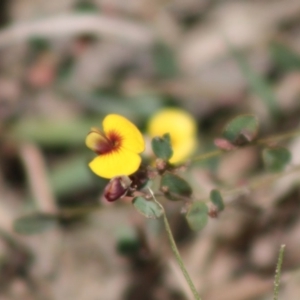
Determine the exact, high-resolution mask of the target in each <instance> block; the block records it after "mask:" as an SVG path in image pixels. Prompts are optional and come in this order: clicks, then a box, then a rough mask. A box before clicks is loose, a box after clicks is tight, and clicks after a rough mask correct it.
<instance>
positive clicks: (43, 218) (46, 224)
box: [13, 213, 57, 235]
mask: <svg viewBox="0 0 300 300" xmlns="http://www.w3.org/2000/svg"><path fill="white" fill-rule="evenodd" d="M56 225H57V218H56V217H55V216H53V215H49V214H45V213H35V214H31V215H27V216H23V217H20V218H18V219H16V220H15V221H14V224H13V227H14V230H15V231H16V232H17V233H20V234H27V235H31V234H38V233H42V232H45V231H47V230H49V229H52V228H54V227H55V226H56Z"/></svg>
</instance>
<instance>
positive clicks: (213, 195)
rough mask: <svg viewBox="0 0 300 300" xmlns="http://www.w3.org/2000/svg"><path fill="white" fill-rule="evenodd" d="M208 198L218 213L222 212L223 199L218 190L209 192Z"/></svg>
mask: <svg viewBox="0 0 300 300" xmlns="http://www.w3.org/2000/svg"><path fill="white" fill-rule="evenodd" d="M209 197H210V201H211V202H212V203H213V204H214V205H215V206H216V207H217V208H218V210H219V211H222V210H224V208H225V206H224V202H223V198H222V195H221V193H220V192H219V191H218V190H216V189H214V190H211V192H210V195H209Z"/></svg>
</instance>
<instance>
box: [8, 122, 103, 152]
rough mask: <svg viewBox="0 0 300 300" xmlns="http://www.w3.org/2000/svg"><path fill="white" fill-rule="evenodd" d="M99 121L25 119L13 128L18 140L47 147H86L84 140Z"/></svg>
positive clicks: (14, 135) (12, 133) (13, 133)
mask: <svg viewBox="0 0 300 300" xmlns="http://www.w3.org/2000/svg"><path fill="white" fill-rule="evenodd" d="M98 123H99V119H72V120H56V119H47V120H45V119H41V118H31V119H23V120H21V121H19V122H17V123H16V125H15V126H13V127H12V132H11V133H10V134H11V135H12V136H13V137H15V138H16V139H21V140H25V141H32V142H34V143H37V144H39V145H41V146H46V147H72V146H80V145H81V146H82V147H83V146H84V139H85V137H86V135H87V134H88V132H89V130H90V128H91V127H93V126H95V124H98Z"/></svg>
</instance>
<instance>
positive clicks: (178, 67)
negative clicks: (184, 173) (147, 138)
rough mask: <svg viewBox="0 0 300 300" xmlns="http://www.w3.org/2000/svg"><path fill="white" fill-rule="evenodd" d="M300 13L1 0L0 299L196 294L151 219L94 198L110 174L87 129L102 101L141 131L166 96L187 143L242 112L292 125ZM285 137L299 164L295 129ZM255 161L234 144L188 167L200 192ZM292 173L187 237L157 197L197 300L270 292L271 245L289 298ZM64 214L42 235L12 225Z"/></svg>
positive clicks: (247, 6) (270, 2) (250, 4)
mask: <svg viewBox="0 0 300 300" xmlns="http://www.w3.org/2000/svg"><path fill="white" fill-rule="evenodd" d="M299 20H300V1H297V0H285V1H282V0H264V1H261V0H256V1H255V0H239V1H233V0H222V1H220V0H185V1H183V0H181V1H180V0H173V1H172V0H170V1H169V0H160V1H159V0H151V1H150V0H127V1H122V0H94V1H93V0H91V1H76V0H59V1H58V0H52V1H46V0H2V1H1V2H0V28H1V29H0V233H1V235H0V299H1V300H2V299H3V300H6V299H7V300H13V299H16V300H17V299H18V300H19V299H22V300H31V299H32V300H36V299H41V300H48V299H49V300H54V299H55V300H60V299H72V300H81V299H84V300H94V299H98V300H118V299H124V300H136V299H138V300H139V299H143V300H148V299H149V300H154V299H155V300H168V299H172V300H175V299H176V300H183V299H192V297H191V296H190V293H189V290H188V287H187V285H186V283H185V281H184V279H183V277H182V275H181V273H180V270H179V269H178V267H177V264H176V262H175V260H174V258H173V256H172V253H171V251H170V248H169V245H168V242H167V238H166V236H165V233H164V229H163V227H162V224H161V223H160V222H159V221H156V220H146V219H145V218H143V217H142V216H140V215H139V214H138V213H137V212H136V211H135V210H134V209H133V207H132V206H131V205H130V204H128V203H124V202H123V203H122V202H121V201H119V202H116V203H114V204H113V205H110V204H107V203H106V202H104V201H102V200H101V195H102V190H103V187H104V185H105V183H106V182H105V181H104V180H102V179H101V178H99V177H96V176H95V175H93V174H92V173H91V172H90V170H89V169H88V167H87V164H88V162H89V161H90V159H91V158H92V157H93V154H92V153H90V151H89V150H88V149H86V147H85V144H84V140H85V137H86V134H87V133H88V131H89V129H90V127H91V126H98V127H101V121H102V119H103V117H104V116H105V115H107V114H108V113H119V114H122V115H124V116H125V117H127V118H129V119H130V120H132V121H133V122H134V123H135V124H137V126H138V127H139V128H140V129H141V130H142V131H143V132H144V133H145V134H146V128H147V122H148V120H149V118H151V116H152V115H153V114H154V113H155V112H157V111H159V110H160V109H162V108H165V107H179V108H181V109H184V110H186V111H187V112H189V113H190V114H191V115H192V116H193V117H194V118H195V119H196V120H197V124H198V129H199V148H198V150H197V152H198V153H202V152H206V151H209V150H211V149H213V139H214V138H215V137H217V136H219V135H220V132H221V129H222V126H223V125H224V124H225V123H226V121H228V120H229V119H230V118H232V117H233V116H235V115H238V114H241V113H253V114H255V115H256V116H257V117H258V119H259V121H260V124H261V127H260V135H261V136H267V135H270V134H274V133H280V132H284V131H288V130H294V129H297V127H298V126H299V114H300V97H299V95H300V22H299ZM285 146H286V147H288V148H289V149H290V151H291V152H292V154H293V159H292V165H297V164H299V163H300V139H299V138H298V139H297V138H294V139H293V140H290V141H287V142H285ZM262 173H264V170H263V168H262V162H261V157H260V152H259V151H258V150H257V149H256V148H246V149H243V150H240V151H238V152H236V153H233V154H228V155H226V156H224V157H222V158H218V159H213V160H209V161H208V162H206V163H203V164H196V165H195V166H194V168H193V169H192V170H191V172H190V173H189V174H188V176H189V178H190V181H189V182H190V183H191V184H192V185H193V186H196V187H197V188H195V190H194V194H195V195H196V197H198V195H199V198H201V197H205V196H207V195H208V193H209V191H210V190H211V189H212V188H214V187H216V186H221V187H228V188H230V187H235V186H238V185H240V184H243V183H245V182H246V181H247V179H249V178H251V177H252V176H259V175H260V174H262ZM298 178H299V174H292V175H289V176H286V177H284V178H282V179H280V180H277V181H276V182H275V184H272V185H269V186H265V187H263V188H260V189H259V190H257V191H253V192H250V193H247V194H245V195H243V196H240V197H237V199H234V200H235V201H234V202H231V203H230V204H229V205H228V206H226V209H225V211H224V212H223V213H222V214H220V216H219V218H217V219H213V220H212V219H211V220H210V221H209V224H208V225H207V226H206V228H205V229H204V230H203V231H201V232H197V233H195V232H192V231H191V230H190V229H188V228H187V225H186V221H185V220H184V218H183V217H182V215H181V214H180V204H177V203H174V202H166V203H165V205H166V209H167V211H168V213H169V215H170V216H169V217H170V221H171V225H172V228H173V231H174V234H175V237H176V240H177V241H178V245H179V249H180V251H181V253H182V256H183V260H184V261H185V262H186V267H187V269H188V270H189V271H190V274H191V277H192V278H193V279H194V282H195V285H196V287H197V289H198V290H199V291H200V295H201V296H202V299H203V300H256V299H257V300H259V299H261V300H269V299H273V296H272V289H273V277H274V273H275V266H276V260H277V255H278V251H279V247H280V245H281V244H286V247H287V249H286V254H285V259H284V265H283V283H282V289H281V297H282V299H290V300H293V299H298V298H299V295H300V273H299V266H300V251H299V249H300V239H299V237H300V221H299V220H300V219H299V215H300V210H299V208H300V206H299V179H298ZM60 210H63V211H64V212H65V213H64V215H63V217H62V218H61V219H60V221H59V224H56V225H55V226H53V228H52V230H50V231H45V232H41V233H40V234H38V235H21V234H17V233H16V232H15V230H14V228H13V222H14V220H15V219H16V218H18V217H20V216H23V215H26V214H28V213H31V212H41V213H45V214H51V213H56V212H57V211H60ZM45 218H46V217H45ZM46 219H47V218H46ZM48 221H49V224H48V225H49V226H51V224H52V222H51V221H52V220H51V218H49V220H48ZM43 224H44V223H43ZM23 225H24V228H23V227H22V228H19V231H24V232H25V233H26V232H27V231H28V232H30V231H31V230H32V227H34V226H40V225H39V222H38V220H36V223H33V224H23ZM44 225H45V224H44ZM46 225H47V224H46ZM35 229H36V228H35Z"/></svg>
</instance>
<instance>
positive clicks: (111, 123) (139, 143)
mask: <svg viewBox="0 0 300 300" xmlns="http://www.w3.org/2000/svg"><path fill="white" fill-rule="evenodd" d="M103 130H104V132H105V134H106V135H107V136H109V133H110V132H116V133H118V135H120V136H121V137H122V148H124V149H127V150H130V151H132V152H135V153H141V152H143V151H144V149H145V141H144V139H143V136H142V134H141V133H140V131H139V130H138V129H137V127H136V126H135V125H134V124H132V123H131V122H130V121H128V120H127V119H126V118H124V117H122V116H120V115H116V114H111V115H108V116H106V117H105V119H104V120H103Z"/></svg>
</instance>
